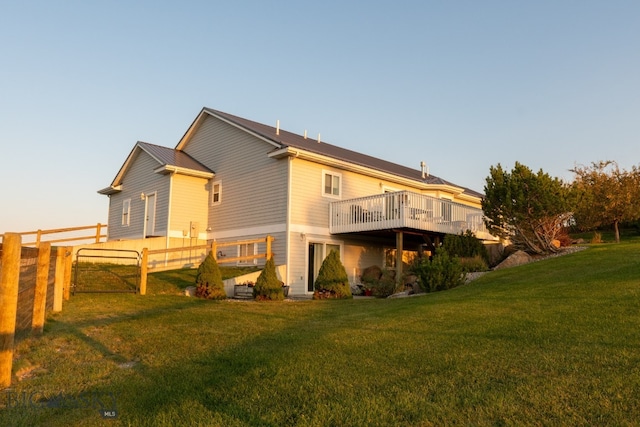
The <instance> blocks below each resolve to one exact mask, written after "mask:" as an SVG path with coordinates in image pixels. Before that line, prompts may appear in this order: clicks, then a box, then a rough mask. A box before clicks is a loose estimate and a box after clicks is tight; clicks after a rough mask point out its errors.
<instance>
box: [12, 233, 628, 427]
mask: <svg viewBox="0 0 640 427" xmlns="http://www.w3.org/2000/svg"><path fill="white" fill-rule="evenodd" d="M155 280H158V283H157V284H156V291H155V292H154V287H153V286H152V285H151V284H152V282H151V280H150V286H149V292H150V294H149V295H146V296H139V295H133V294H78V295H75V296H73V297H72V298H71V300H70V301H69V302H68V303H66V305H65V307H64V311H63V312H62V313H59V314H56V315H52V316H50V317H49V318H48V322H47V325H46V327H45V333H44V335H43V336H42V337H40V338H29V339H25V340H23V341H21V342H20V343H19V344H18V347H17V360H16V362H15V364H14V365H15V366H14V370H15V373H16V378H17V379H16V380H15V381H14V384H13V386H12V389H10V390H9V391H4V392H3V393H4V395H0V405H2V406H4V407H0V425H12V426H13V425H24V426H34V425H47V426H69V425H86V426H94V425H108V426H115V425H131V426H181V425H185V426H189V425H202V426H205V425H207V426H208V425H212V426H247V425H264V426H280V425H299V426H325V425H340V426H343V425H344V426H347V425H348V426H370V425H379V426H403V425H404V426H415V425H422V426H430V425H434V426H442V425H478V426H483V425H514V426H515V425H517V426H521V425H635V424H636V423H637V422H638V414H640V334H639V333H638V329H639V328H640V240H637V239H636V240H629V241H626V242H623V243H621V244H618V245H616V244H602V245H592V246H590V247H589V248H588V249H587V250H584V251H581V252H577V253H574V254H571V255H566V256H562V257H557V258H552V259H547V260H544V261H539V262H535V263H532V264H529V265H526V266H521V267H516V268H512V269H507V270H500V271H495V272H491V273H489V274H487V275H485V276H483V277H481V278H480V279H478V280H476V281H474V282H472V283H470V284H469V285H465V286H462V287H459V288H456V289H453V290H450V291H446V292H441V293H436V294H430V295H426V296H420V297H414V298H403V299H386V300H382V299H375V300H349V301H297V302H280V303H255V302H235V301H221V302H213V301H204V300H199V299H194V298H188V297H184V296H179V295H177V294H178V292H179V290H180V288H181V286H180V284H179V280H181V279H179V278H177V277H174V278H170V279H166V278H155ZM167 280H168V281H170V282H171V281H175V282H176V283H178V285H177V286H176V287H175V289H174V291H173V292H172V291H171V286H170V285H167V283H166V281H167ZM183 281H184V282H185V283H186V282H188V280H183ZM100 408H103V409H107V410H111V409H114V410H116V411H117V412H115V413H111V414H109V413H107V414H106V415H115V416H116V418H115V419H109V418H103V417H102V415H105V414H100V411H99V409H100Z"/></svg>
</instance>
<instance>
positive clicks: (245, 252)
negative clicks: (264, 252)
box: [238, 243, 258, 265]
mask: <svg viewBox="0 0 640 427" xmlns="http://www.w3.org/2000/svg"><path fill="white" fill-rule="evenodd" d="M257 253H258V244H257V243H243V244H241V245H238V256H239V257H243V256H250V255H256V254H257ZM249 264H254V265H256V264H258V259H257V258H253V259H243V260H239V261H238V265H249Z"/></svg>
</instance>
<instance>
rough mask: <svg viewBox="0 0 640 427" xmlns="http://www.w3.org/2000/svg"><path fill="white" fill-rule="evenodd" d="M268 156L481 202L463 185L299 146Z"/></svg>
mask: <svg viewBox="0 0 640 427" xmlns="http://www.w3.org/2000/svg"><path fill="white" fill-rule="evenodd" d="M268 156H269V157H273V158H282V157H285V156H292V157H299V158H301V159H303V160H309V161H311V162H315V163H318V164H321V165H326V166H329V167H337V168H339V169H342V170H345V171H350V172H355V173H358V174H362V175H365V176H370V177H374V178H378V179H383V180H385V181H389V182H394V183H396V184H400V185H406V186H407V187H410V188H413V189H416V190H421V191H425V190H444V191H447V192H449V193H452V194H455V195H456V196H464V198H465V200H468V201H476V202H477V203H479V202H480V198H479V197H475V196H472V195H470V194H462V193H463V192H464V188H462V187H458V186H455V185H448V184H429V183H426V182H420V181H419V180H417V179H412V178H405V177H402V176H398V175H395V174H392V173H389V172H381V171H379V170H377V169H373V168H370V167H367V166H360V165H357V164H355V163H351V162H347V161H344V160H338V159H335V158H333V157H329V156H324V155H322V154H316V153H312V152H310V151H305V150H301V149H298V148H295V149H293V148H289V147H286V148H283V149H281V150H277V151H272V152H271V153H269V154H268Z"/></svg>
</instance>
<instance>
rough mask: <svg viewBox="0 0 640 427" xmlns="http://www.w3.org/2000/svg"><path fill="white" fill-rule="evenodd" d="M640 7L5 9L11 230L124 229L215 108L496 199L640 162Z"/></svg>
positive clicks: (3, 70) (3, 120)
mask: <svg viewBox="0 0 640 427" xmlns="http://www.w3.org/2000/svg"><path fill="white" fill-rule="evenodd" d="M639 23H640V2H639V1H637V0H630V1H618V0H608V1H590V0H574V1H572V0H553V1H544V0H541V1H527V2H523V1H508V0H504V1H492V0H486V1H477V0H473V1H464V0H453V1H448V0H441V1H427V0H422V1H404V0H394V1H367V2H365V1H361V2H355V1H354V2H349V1H333V0H329V1H313V2H307V1H273V2H269V1H242V0H239V1H237V2H218V1H210V0H209V1H201V2H200V1H189V0H185V1H180V2H178V1H175V2H166V1H164V2H163V1H153V2H152V1H139V2H130V1H85V0H68V1H28V0H27V1H17V0H16V1H12V0H2V1H0V61H1V62H0V65H1V66H0V148H1V157H0V158H1V165H0V185H1V187H0V188H1V190H0V196H1V197H0V232H6V231H28V230H34V229H38V228H57V227H69V226H76V225H89V224H94V223H97V222H103V223H105V222H106V219H107V207H108V199H107V197H106V196H101V195H98V194H97V190H99V189H101V188H104V187H106V186H108V185H109V184H110V183H111V181H112V179H113V178H114V176H115V175H116V173H117V172H118V170H119V168H120V166H121V165H122V163H123V162H124V160H125V159H126V157H127V155H128V154H129V152H130V150H131V149H132V148H133V145H134V144H135V142H136V141H138V140H141V141H146V142H151V143H154V144H158V145H164V146H168V147H174V146H175V145H176V144H177V142H178V140H179V138H180V137H181V136H182V135H183V134H184V132H185V131H186V129H187V128H188V126H189V125H190V124H191V122H192V120H193V119H194V118H195V117H196V115H197V114H198V112H199V111H200V109H201V108H202V107H203V106H207V107H211V108H215V109H218V110H222V111H225V112H228V113H231V114H236V115H239V116H242V117H246V118H248V119H252V120H256V121H258V122H262V123H267V124H273V125H275V122H276V120H280V124H281V127H282V128H283V129H286V130H289V131H293V132H298V133H300V134H302V133H303V132H304V130H305V129H306V130H308V132H309V134H310V135H313V136H317V134H318V133H321V136H322V139H323V140H324V141H326V142H329V143H332V144H336V145H340V146H343V147H346V148H349V149H353V150H356V151H360V152H364V153H366V154H370V155H373V156H376V157H382V158H385V159H388V160H390V161H393V162H396V163H399V164H403V165H407V166H412V167H415V168H416V169H419V167H420V166H419V165H420V161H421V160H424V161H426V162H427V164H428V165H429V168H430V172H431V173H432V174H434V175H438V176H440V177H442V178H444V179H447V180H449V181H452V182H454V183H457V184H460V185H463V186H466V187H470V188H472V189H475V190H478V191H482V190H483V187H484V184H485V178H486V177H487V175H488V173H489V167H490V166H491V165H495V164H498V163H501V164H502V165H503V166H505V167H507V168H508V169H511V168H512V167H513V164H514V162H515V161H520V162H521V163H524V164H525V165H527V166H529V167H531V168H532V169H534V170H537V169H540V168H542V169H543V170H544V171H545V172H547V173H549V174H551V175H552V176H557V177H561V178H564V179H571V178H572V174H571V173H569V172H568V170H569V169H571V168H572V167H574V165H576V164H585V165H588V164H590V162H592V161H598V160H616V161H617V162H618V163H619V165H620V166H621V167H622V168H625V169H629V168H631V166H632V165H638V164H640V24H639Z"/></svg>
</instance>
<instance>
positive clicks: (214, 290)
mask: <svg viewBox="0 0 640 427" xmlns="http://www.w3.org/2000/svg"><path fill="white" fill-rule="evenodd" d="M196 296H199V297H202V298H206V299H225V298H226V297H227V294H226V293H225V291H224V283H223V282H222V274H221V273H220V267H219V266H218V263H217V262H216V260H215V258H214V257H213V252H211V251H210V252H209V253H208V254H207V256H206V258H205V259H204V260H203V261H202V263H201V264H200V265H199V266H198V272H197V274H196Z"/></svg>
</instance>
